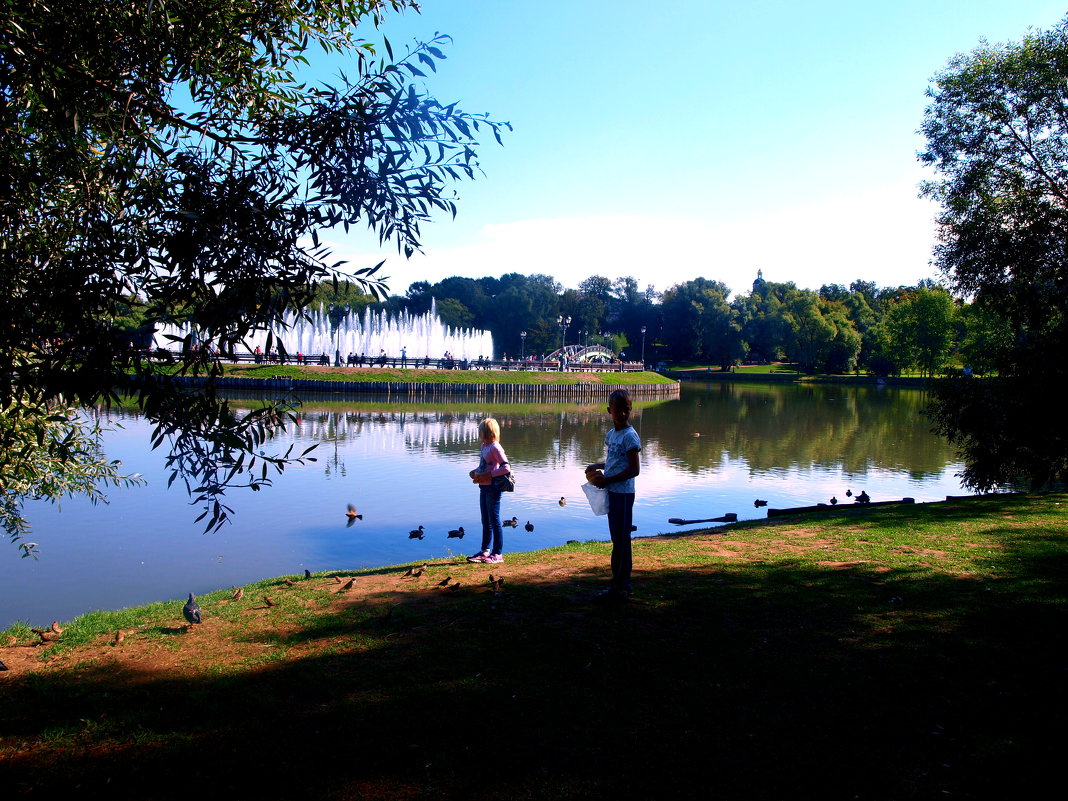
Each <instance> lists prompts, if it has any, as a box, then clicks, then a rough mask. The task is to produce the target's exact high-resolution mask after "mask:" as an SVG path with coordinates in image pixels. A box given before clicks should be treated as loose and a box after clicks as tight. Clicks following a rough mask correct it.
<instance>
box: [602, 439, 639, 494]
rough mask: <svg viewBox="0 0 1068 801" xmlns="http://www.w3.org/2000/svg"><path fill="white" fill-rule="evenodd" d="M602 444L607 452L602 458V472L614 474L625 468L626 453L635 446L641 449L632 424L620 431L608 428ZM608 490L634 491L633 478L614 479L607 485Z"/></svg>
mask: <svg viewBox="0 0 1068 801" xmlns="http://www.w3.org/2000/svg"><path fill="white" fill-rule="evenodd" d="M604 445H605V450H606V451H607V454H606V455H605V459H604V474H605V475H606V476H614V475H615V474H616V473H622V472H623V471H624V470H626V469H627V453H628V452H629V451H632V450H634V449H635V448H637V449H638V450H639V451H640V450H641V449H642V441H641V439H639V437H638V432H637V431H635V430H634V426H627V427H626V428H624V429H623V430H622V431H616V429H615V427H613V428H610V429H608V433H607V434H605V435H604ZM608 491H609V492H634V479H633V478H628V479H627V480H626V481H614V482H612V483H611V484H609V485H608Z"/></svg>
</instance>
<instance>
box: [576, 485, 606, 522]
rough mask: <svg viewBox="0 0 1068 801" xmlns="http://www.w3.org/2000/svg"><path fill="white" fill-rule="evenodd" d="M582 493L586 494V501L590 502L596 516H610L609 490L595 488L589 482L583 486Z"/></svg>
mask: <svg viewBox="0 0 1068 801" xmlns="http://www.w3.org/2000/svg"><path fill="white" fill-rule="evenodd" d="M582 491H583V492H585V493H586V499H587V500H589V502H590V508H591V509H593V513H594V514H595V515H606V514H608V490H606V489H601V488H600V487H595V486H593V484H591V483H590V482H588V481H587V482H586V483H585V484H583V485H582Z"/></svg>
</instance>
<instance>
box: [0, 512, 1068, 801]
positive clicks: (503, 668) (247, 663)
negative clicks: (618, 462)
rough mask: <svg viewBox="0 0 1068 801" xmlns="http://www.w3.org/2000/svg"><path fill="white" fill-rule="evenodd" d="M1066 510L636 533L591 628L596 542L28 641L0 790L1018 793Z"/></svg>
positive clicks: (441, 795) (219, 601) (10, 652)
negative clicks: (612, 595) (621, 579)
mask: <svg viewBox="0 0 1068 801" xmlns="http://www.w3.org/2000/svg"><path fill="white" fill-rule="evenodd" d="M1066 509H1068V497H1066V496H1063V495H1046V496H1012V497H1003V498H991V499H979V500H969V501H960V502H952V503H945V504H926V505H919V506H915V507H908V508H884V509H877V510H876V509H873V510H870V511H864V512H861V513H853V514H843V513H839V514H837V515H835V513H834V511H833V510H830V511H828V512H827V513H826V514H822V515H819V516H810V517H803V518H793V519H790V518H787V519H777V520H774V521H759V522H750V523H744V524H738V525H734V526H729V527H725V528H722V529H717V530H714V531H705V532H696V533H687V534H684V535H674V536H662V537H655V538H646V539H639V540H636V541H635V582H636V589H637V594H636V595H635V597H634V599H633V600H632V601H631V602H629V603H627V604H625V605H621V606H618V607H609V608H599V607H597V606H595V605H594V604H592V603H590V601H589V597H590V595H591V594H592V593H593V591H594V590H596V589H597V588H599V587H600V586H601V585H602V584H603V579H604V576H605V574H606V572H607V562H608V551H609V546H607V545H606V544H604V543H584V544H573V545H568V546H564V547H560V548H556V549H552V550H548V551H543V552H538V553H533V554H509V555H508V557H507V563H506V564H504V565H501V566H497V565H492V566H476V565H469V564H467V563H465V562H461V561H459V560H457V561H454V562H453V561H439V562H435V563H431V564H430V565H429V566H428V567H427V569H426V571H425V572H424V573H423V574H422V575H421V576H419V577H416V578H411V577H405V576H403V572H404V571H403V569H399V568H384V569H379V570H370V571H346V570H341V571H338V572H337V573H336V574H335V573H330V574H318V575H315V576H313V578H312V579H311V580H308V581H305V580H303V579H301V578H299V577H295V576H293V577H288V581H289V582H291V583H287V580H286V579H284V578H278V579H270V580H266V581H263V582H260V583H258V584H256V585H250V586H249V587H246V588H245V593H244V598H243V599H241V600H239V601H232V600H230V595H231V594H230V592H229V591H228V590H227V591H220V592H217V593H214V594H211V595H208V596H205V597H204V598H201V599H200V601H201V605H202V606H203V608H204V613H205V623H204V625H202V626H199V627H196V628H195V629H194V630H192V631H189V632H188V633H186V632H184V630H183V629H184V626H183V621H182V618H181V611H180V610H181V605H182V604H181V602H180V601H178V602H171V603H167V604H155V605H152V606H149V607H145V608H142V609H137V610H130V611H125V612H117V613H97V614H93V615H88V616H86V617H83V618H79V619H78V620H76V621H72V622H71V623H69V624H67V625H66V626H65V631H64V633H63V635H62V637H61V638H60V639H59V640H58V641H57V642H54V643H50V644H47V645H43V646H38V647H33V646H32V645H31V643H32V641H33V639H35V638H36V635H32V634H31V633H30V632H28V631H22V630H17V629H16V630H13V631H10V632H8V633H7V634H6V635H5V637H14V638H15V643H14V644H9V645H8V646H6V647H0V659H3V661H4V662H5V663H7V665H8V666H9V667H10V668H11V670H9V671H7V672H3V673H0V692H2V698H3V706H4V709H3V714H2V716H0V783H2V784H0V786H4V787H8V788H12V790H13V791H14V793H13V794H14V795H17V794H18V793H20V792H21V793H29V792H31V791H32V792H33V793H34V794H37V795H39V794H40V793H41V792H42V791H48V790H55V791H63V790H72V789H74V788H75V786H78V787H79V788H80V789H79V792H80V794H81V795H82V796H85V795H98V794H99V795H103V794H105V793H106V794H107V795H108V797H109V798H177V797H179V796H188V795H190V794H191V793H193V792H196V791H197V790H201V791H202V789H203V788H204V787H207V786H210V787H211V788H212V795H218V796H222V795H226V796H233V797H246V796H247V795H254V794H257V792H256V791H254V790H253V788H254V787H256V786H259V785H260V783H262V782H270V786H271V787H272V791H271V794H272V795H277V796H279V797H286V798H288V797H297V796H299V797H307V798H324V799H329V798H366V799H378V798H382V799H387V798H388V799H396V798H434V799H453V798H455V799H470V798H480V799H528V798H539V799H541V798H574V799H600V798H651V799H657V798H676V797H683V798H698V797H700V798H762V799H765V798H766V799H783V798H807V797H819V798H826V799H839V798H841V799H847V798H848V799H852V798H862V799H907V798H916V799H928V798H947V797H949V798H999V797H1002V798H1004V797H1021V798H1027V797H1038V796H1040V795H1041V794H1042V792H1043V790H1042V788H1043V787H1044V786H1045V785H1046V784H1047V783H1048V782H1049V781H1051V780H1054V779H1055V778H1059V777H1055V776H1054V773H1053V772H1054V767H1055V766H1056V765H1057V761H1056V760H1057V758H1058V757H1059V752H1060V750H1061V747H1060V746H1061V743H1062V742H1063V738H1062V736H1061V735H1060V731H1059V729H1060V720H1061V717H1062V715H1063V714H1064V712H1065V689H1064V683H1065V682H1064V679H1065V674H1064V663H1063V659H1062V658H1061V657H1060V654H1061V653H1063V652H1062V651H1061V648H1063V647H1064V645H1065V643H1064V640H1065V637H1066V632H1068V627H1066V625H1065V624H1066V623H1068V619H1066V618H1068V560H1066V558H1065V557H1066V550H1065V536H1066V535H1065V529H1066V522H1068V514H1066ZM545 525H550V523H545ZM517 536H519V535H517ZM490 573H493V574H495V575H503V576H505V578H506V583H505V584H504V586H503V593H502V594H500V595H496V594H494V592H492V590H491V588H490V586H489V584H488V582H487V578H488V574H490ZM338 578H340V579H341V582H347V581H348V580H349V579H350V578H354V579H355V581H354V584H353V587H352V588H351V589H344V586H345V585H344V583H338V581H337V579H338ZM446 578H448V579H449V582H448V585H447V586H448V587H453V586H454V585H455V584H456V583H457V582H459V587H458V588H455V589H446V588H444V587H441V586H439V583H440V582H442V581H443V580H444V579H446ZM264 596H266V597H268V598H270V599H271V600H272V601H273V602H274V605H271V606H269V605H268V604H267V603H266V602H265V601H264ZM119 630H121V631H123V632H124V638H123V640H122V642H115V636H114V635H115V633H116V631H119Z"/></svg>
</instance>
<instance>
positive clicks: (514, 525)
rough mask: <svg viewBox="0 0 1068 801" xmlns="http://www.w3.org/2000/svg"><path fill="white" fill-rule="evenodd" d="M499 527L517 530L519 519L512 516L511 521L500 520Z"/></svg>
mask: <svg viewBox="0 0 1068 801" xmlns="http://www.w3.org/2000/svg"><path fill="white" fill-rule="evenodd" d="M501 525H502V526H504V527H505V528H518V527H519V518H518V517H516V516H514V515H513V516H512V519H511V520H502V521H501Z"/></svg>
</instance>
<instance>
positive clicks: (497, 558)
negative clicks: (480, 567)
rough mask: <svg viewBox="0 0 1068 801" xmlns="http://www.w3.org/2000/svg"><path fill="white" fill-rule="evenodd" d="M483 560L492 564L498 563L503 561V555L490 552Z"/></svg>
mask: <svg viewBox="0 0 1068 801" xmlns="http://www.w3.org/2000/svg"><path fill="white" fill-rule="evenodd" d="M485 561H487V562H489V563H491V564H494V565H499V564H500V563H501V562H503V561H504V555H503V554H499V553H491V554H490V555H489V556H488V557H486V559H485Z"/></svg>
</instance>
